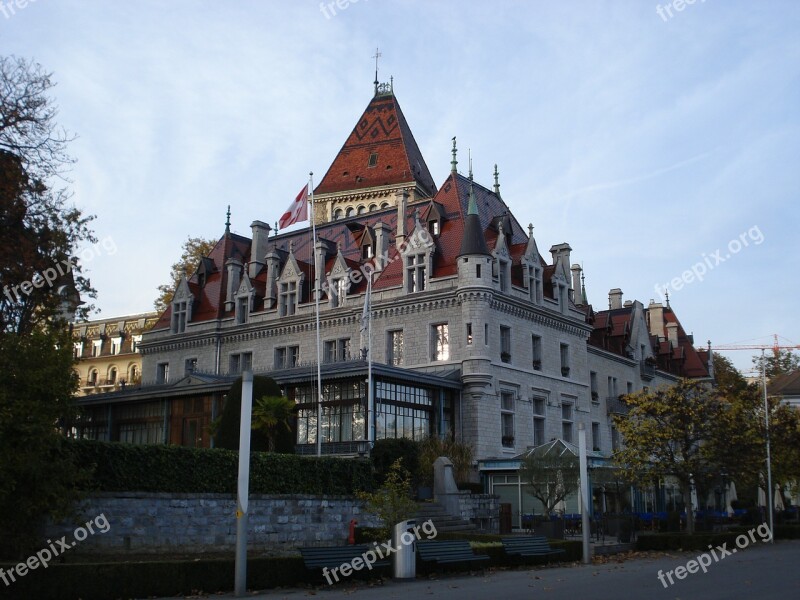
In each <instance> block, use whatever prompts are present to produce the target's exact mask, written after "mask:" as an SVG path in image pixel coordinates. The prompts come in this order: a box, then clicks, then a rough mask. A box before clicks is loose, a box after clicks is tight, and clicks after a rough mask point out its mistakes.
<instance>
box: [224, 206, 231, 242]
mask: <svg viewBox="0 0 800 600" xmlns="http://www.w3.org/2000/svg"><path fill="white" fill-rule="evenodd" d="M226 216H227V218H226V219H225V234H226V235H227V234H229V233H230V232H231V205H230V204H228V212H227V213H226Z"/></svg>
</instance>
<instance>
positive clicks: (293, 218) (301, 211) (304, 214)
mask: <svg viewBox="0 0 800 600" xmlns="http://www.w3.org/2000/svg"><path fill="white" fill-rule="evenodd" d="M306 219H308V184H306V185H305V186H304V187H303V189H302V190H300V193H299V194H297V198H295V199H294V202H292V204H291V205H290V206H289V208H288V209H287V210H286V212H285V213H283V216H282V217H281V219H280V221H278V225H279V227H280V228H281V229H286V228H287V227H288V226H289V225H294V224H295V223H298V222H300V221H305V220H306Z"/></svg>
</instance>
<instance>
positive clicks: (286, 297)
mask: <svg viewBox="0 0 800 600" xmlns="http://www.w3.org/2000/svg"><path fill="white" fill-rule="evenodd" d="M296 312H297V282H296V281H285V282H282V283H281V284H280V292H279V295H278V315H280V316H281V317H290V316H292V315H293V314H295V313H296Z"/></svg>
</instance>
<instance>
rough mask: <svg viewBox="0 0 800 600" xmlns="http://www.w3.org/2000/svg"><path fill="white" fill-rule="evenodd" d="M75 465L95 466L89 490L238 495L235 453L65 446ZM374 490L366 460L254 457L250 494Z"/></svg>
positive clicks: (83, 442) (83, 443) (116, 445)
mask: <svg viewBox="0 0 800 600" xmlns="http://www.w3.org/2000/svg"><path fill="white" fill-rule="evenodd" d="M66 442H67V443H65V447H66V449H67V450H68V451H69V452H71V453H72V454H73V455H74V456H75V461H76V463H77V464H82V465H93V466H94V467H95V472H94V475H93V479H92V480H91V481H90V483H89V489H93V490H96V491H104V492H166V493H170V492H171V493H221V494H233V493H235V492H236V479H237V476H238V458H239V455H238V452H234V451H232V450H223V449H207V448H186V447H183V446H160V445H158V446H157V445H148V446H136V445H131V444H119V443H110V442H96V441H90V440H67V441H66ZM369 489H372V478H371V474H370V464H369V462H368V461H366V460H354V459H346V458H333V457H323V458H317V457H309V456H297V455H294V454H271V453H264V452H253V453H252V454H251V456H250V492H251V493H253V494H332V495H350V494H353V493H355V492H356V491H360V490H369Z"/></svg>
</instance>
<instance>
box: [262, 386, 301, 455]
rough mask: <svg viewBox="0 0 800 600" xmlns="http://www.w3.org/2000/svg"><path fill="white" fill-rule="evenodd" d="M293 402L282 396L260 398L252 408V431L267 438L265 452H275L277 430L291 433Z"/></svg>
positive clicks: (293, 411)
mask: <svg viewBox="0 0 800 600" xmlns="http://www.w3.org/2000/svg"><path fill="white" fill-rule="evenodd" d="M295 408H296V405H295V403H294V402H292V401H291V400H289V399H288V398H284V397H283V396H262V397H261V398H259V399H258V400H256V403H255V405H254V406H253V422H252V424H253V429H254V430H256V431H263V432H264V434H265V435H266V436H267V451H268V452H275V441H276V438H277V434H278V430H280V429H284V430H285V431H287V432H291V431H292V427H291V425H290V424H289V422H290V419H291V418H292V416H293V415H294V413H295Z"/></svg>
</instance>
